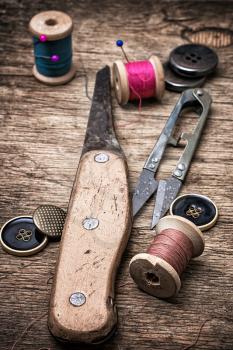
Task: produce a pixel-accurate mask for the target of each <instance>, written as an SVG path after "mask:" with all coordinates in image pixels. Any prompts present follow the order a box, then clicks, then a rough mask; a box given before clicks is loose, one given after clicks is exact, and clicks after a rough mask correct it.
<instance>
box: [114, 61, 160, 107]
mask: <svg viewBox="0 0 233 350" xmlns="http://www.w3.org/2000/svg"><path fill="white" fill-rule="evenodd" d="M113 85H114V89H115V93H116V97H117V100H118V102H119V104H120V105H125V104H127V102H128V101H133V100H138V101H139V106H141V102H142V100H143V99H146V98H149V97H155V98H156V99H158V100H160V99H161V98H162V96H163V94H164V89H165V83H164V72H163V66H162V63H161V62H160V59H159V58H158V57H157V56H151V57H150V58H149V60H146V61H134V62H127V63H124V62H122V61H121V60H117V61H116V62H114V64H113Z"/></svg>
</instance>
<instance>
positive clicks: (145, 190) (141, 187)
mask: <svg viewBox="0 0 233 350" xmlns="http://www.w3.org/2000/svg"><path fill="white" fill-rule="evenodd" d="M154 176H155V174H154V172H152V171H150V170H148V169H143V170H142V172H141V175H140V177H139V180H138V184H137V187H136V189H135V191H134V194H133V216H135V215H136V214H137V213H138V212H139V210H140V209H141V208H142V207H143V205H144V204H145V203H146V202H147V201H148V199H149V198H150V197H151V196H152V194H153V193H154V192H155V191H156V189H157V187H158V181H156V180H155V179H154Z"/></svg>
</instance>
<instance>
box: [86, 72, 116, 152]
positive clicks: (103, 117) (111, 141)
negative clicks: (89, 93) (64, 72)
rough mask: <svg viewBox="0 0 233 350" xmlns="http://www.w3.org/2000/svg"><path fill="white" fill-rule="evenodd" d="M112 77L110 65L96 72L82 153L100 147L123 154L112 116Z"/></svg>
mask: <svg viewBox="0 0 233 350" xmlns="http://www.w3.org/2000/svg"><path fill="white" fill-rule="evenodd" d="M110 78H111V73H110V68H109V67H108V66H105V67H104V68H102V69H100V70H99V71H98V72H97V74H96V81H95V89H94V94H93V98H92V105H91V110H90V114H89V119H88V124H87V130H86V136H85V140H84V145H83V150H82V154H84V153H86V152H88V151H91V150H98V149H102V150H103V149H105V150H109V151H115V152H119V153H121V154H122V150H121V147H120V145H119V143H118V141H117V138H116V134H115V130H114V124H113V118H112V107H111V84H110V81H111V80H110Z"/></svg>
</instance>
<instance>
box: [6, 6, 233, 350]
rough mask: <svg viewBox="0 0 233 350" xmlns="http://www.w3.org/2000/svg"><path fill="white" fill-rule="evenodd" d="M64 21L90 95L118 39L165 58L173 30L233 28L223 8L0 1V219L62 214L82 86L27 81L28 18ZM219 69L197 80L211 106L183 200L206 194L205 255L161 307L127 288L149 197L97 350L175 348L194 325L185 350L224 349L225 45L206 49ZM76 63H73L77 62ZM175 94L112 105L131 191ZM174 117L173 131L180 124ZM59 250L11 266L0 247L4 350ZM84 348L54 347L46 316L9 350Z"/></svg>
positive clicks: (228, 228)
mask: <svg viewBox="0 0 233 350" xmlns="http://www.w3.org/2000/svg"><path fill="white" fill-rule="evenodd" d="M54 8H56V9H58V10H59V9H60V10H63V11H65V12H67V13H69V14H70V15H72V17H73V19H74V23H75V31H74V35H73V39H74V61H75V62H76V63H77V65H78V68H79V73H83V72H84V67H85V69H86V70H87V71H88V77H89V86H88V90H89V93H90V95H91V94H92V90H93V85H94V79H95V71H96V70H97V69H99V68H100V67H102V66H103V65H104V64H106V63H107V64H111V63H112V62H113V61H114V60H115V59H117V58H119V57H121V53H120V51H119V49H118V48H117V47H116V46H115V40H116V39H117V38H119V37H120V38H122V39H123V40H125V46H126V50H127V54H128V56H129V58H130V59H133V58H136V59H145V58H147V57H149V55H150V54H152V53H155V54H158V55H159V57H160V58H161V59H162V61H165V60H166V59H167V57H168V54H169V52H170V51H171V49H172V48H173V47H175V46H176V45H178V44H181V43H183V42H184V39H183V38H182V37H181V34H182V30H184V28H192V29H198V28H203V27H213V26H214V27H218V26H219V27H222V28H230V29H232V23H233V11H232V10H233V2H232V1H218V2H216V1H211V2H210V1H205V2H203V1H186V2H179V1H152V0H147V1H144V2H140V1H129V0H125V1H118V2H113V1H111V0H104V1H95V2H94V1H91V0H87V1H79V2H76V1H74V0H69V1H66V2H63V3H62V2H60V1H59V0H54V1H53V2H52V3H50V2H48V1H44V2H41V1H38V2H30V1H28V0H23V1H17V0H7V1H2V3H1V5H0V13H1V23H0V52H1V55H0V81H1V85H0V101H1V111H0V125H1V139H0V159H1V173H0V192H1V200H0V214H1V220H0V223H1V224H2V223H4V221H5V220H6V219H9V218H10V217H13V216H16V215H22V214H28V215H30V214H32V212H33V210H34V209H35V208H36V207H37V206H38V205H39V204H41V203H47V204H56V205H59V206H61V207H63V208H66V207H67V204H68V201H69V196H70V191H71V188H72V184H73V179H74V176H75V173H76V167H77V164H78V159H79V156H80V152H81V147H82V143H83V139H84V134H85V127H86V122H87V116H88V113H89V108H90V101H89V99H88V98H87V97H86V94H85V81H84V78H83V77H77V78H76V79H75V80H73V81H72V82H71V83H69V84H68V85H65V86H60V87H56V88H54V87H47V86H44V85H41V84H40V83H38V82H36V81H35V80H34V78H33V77H32V75H31V67H32V64H33V57H32V48H31V38H30V35H29V34H27V26H28V22H29V20H30V18H31V16H32V15H34V14H35V13H37V12H39V11H41V10H47V9H54ZM217 52H218V55H219V59H220V65H219V68H218V71H217V74H216V76H214V77H212V78H211V79H209V80H208V82H207V83H206V84H205V88H206V89H208V91H210V93H211V95H212V97H213V108H212V113H211V116H210V118H209V120H208V123H207V127H206V129H205V131H204V134H203V138H202V142H201V144H200V146H199V148H198V151H197V153H196V155H195V159H194V161H193V163H192V167H191V169H190V172H189V174H188V177H187V180H186V183H185V186H184V187H183V189H182V193H188V192H199V193H203V194H206V195H209V196H210V197H211V198H212V199H213V200H215V201H216V203H217V205H218V207H219V209H220V217H219V220H218V223H217V225H216V226H215V227H214V228H213V229H211V230H210V231H209V232H207V233H206V234H205V237H206V250H205V252H204V254H203V255H202V256H201V257H199V258H198V259H196V260H195V261H192V262H191V264H190V266H189V267H188V269H187V271H186V272H185V273H184V276H183V287H182V289H181V291H180V294H179V295H178V297H177V298H175V299H174V300H173V301H171V302H167V301H162V300H159V299H156V298H153V297H151V296H148V295H147V294H145V293H143V292H141V291H140V290H138V288H137V287H136V285H135V284H134V283H133V281H132V280H131V278H130V276H129V273H128V263H129V261H130V259H131V257H132V256H133V255H134V254H136V253H138V252H142V251H144V250H145V249H146V247H147V245H148V243H149V242H150V240H151V238H152V235H153V232H151V231H150V230H149V229H148V227H149V223H150V219H151V215H152V208H153V200H151V201H150V202H149V203H148V205H147V207H146V208H145V209H144V210H143V211H142V213H141V214H140V215H139V216H138V217H137V218H136V220H135V222H134V227H133V230H132V234H131V238H130V241H129V244H128V247H127V250H126V252H125V254H124V258H123V260H122V264H121V266H120V270H119V273H118V276H117V284H116V287H117V288H116V290H117V294H116V302H117V305H118V313H119V326H118V331H117V333H116V335H115V336H114V337H113V338H112V339H111V340H110V341H109V342H107V343H106V344H104V345H101V346H100V348H101V349H106V350H108V349H111V350H123V349H129V350H131V349H135V348H136V347H137V348H138V349H140V350H144V349H158V350H159V349H161V350H164V349H168V350H170V349H171V350H173V349H174V350H175V349H177V350H178V349H180V350H181V349H182V348H183V347H184V346H185V345H186V346H187V345H188V344H191V343H192V342H193V340H195V337H196V336H197V334H198V331H199V329H200V326H201V324H202V322H204V321H205V320H207V319H210V320H209V321H208V322H206V324H205V325H204V327H203V329H202V331H201V335H200V337H199V340H198V344H197V345H196V347H195V348H196V349H203V350H204V349H211V350H213V349H216V350H217V349H218V350H219V349H224V350H231V349H232V348H233V334H232V319H233V317H232V312H233V297H232V292H231V291H232V286H233V282H232V281H233V268H232V266H233V257H232V247H233V236H232V230H233V222H232V203H233V194H232V183H233V146H232V105H233V102H232V101H233V88H232V74H233V68H232V59H233V52H232V46H229V47H224V48H219V49H218V50H217ZM81 60H82V61H83V62H84V63H82V61H81ZM177 99H178V95H177V94H175V93H171V92H166V94H165V96H164V99H163V101H162V103H161V104H159V103H157V102H155V101H148V102H146V103H144V105H143V109H142V111H141V112H139V111H138V108H137V105H136V104H134V105H128V106H127V107H125V108H121V107H119V106H118V104H117V102H116V100H115V99H114V100H113V113H114V116H115V123H116V130H117V134H118V138H119V140H120V143H121V145H122V147H123V149H124V151H125V154H126V156H127V160H128V165H129V176H130V186H131V191H132V190H133V188H134V186H135V183H136V180H137V176H138V174H139V172H140V170H141V168H142V166H143V164H144V161H145V158H146V156H147V155H148V154H149V152H150V150H151V148H152V146H153V144H154V142H155V140H156V138H157V137H158V136H159V134H160V132H161V130H162V128H163V126H164V123H165V121H166V118H167V116H168V115H169V113H170V112H171V109H172V107H173V105H174V104H175V102H176V100H177ZM189 122H190V118H188V117H187V118H186V119H185V118H184V120H183V123H182V125H183V127H185V128H188V127H189ZM176 151H177V150H174V149H169V150H168V152H167V153H166V157H165V160H164V162H163V168H162V169H161V170H160V172H159V176H160V177H164V176H168V175H169V174H170V172H171V170H172V168H173V166H174V165H175V163H176V160H177V157H178V155H177V153H176ZM58 249H59V244H58V243H50V244H49V246H48V247H47V248H46V249H45V250H44V251H43V252H41V253H40V254H38V255H35V256H32V257H28V258H17V257H13V256H10V255H7V254H6V253H4V252H3V251H2V250H1V251H0V266H1V267H0V310H1V311H0V323H1V327H0V341H1V346H0V348H1V349H2V350H9V349H11V346H12V345H13V342H14V340H15V339H16V338H17V337H18V336H19V335H20V334H21V333H22V332H23V330H24V329H25V328H26V327H27V325H28V324H29V323H30V322H31V321H32V320H35V319H37V318H38V317H40V316H41V315H43V313H45V312H46V310H47V309H48V302H49V296H50V288H51V282H52V280H51V278H52V276H53V273H54V267H55V262H56V258H57V252H58ZM40 348H48V349H53V350H55V349H56V350H58V349H68V348H69V349H77V348H78V349H86V348H87V349H88V347H84V346H72V345H71V346H68V345H66V344H61V343H58V342H56V341H55V340H54V339H53V337H52V336H51V335H50V334H49V332H48V329H47V320H46V317H43V318H42V319H41V320H38V321H37V323H36V324H34V325H33V326H32V328H31V329H30V330H29V331H28V333H27V334H26V335H25V336H24V337H23V338H22V339H21V340H20V341H19V343H18V344H17V345H16V347H15V349H17V350H22V349H28V350H31V349H33V350H35V349H37V350H38V349H40Z"/></svg>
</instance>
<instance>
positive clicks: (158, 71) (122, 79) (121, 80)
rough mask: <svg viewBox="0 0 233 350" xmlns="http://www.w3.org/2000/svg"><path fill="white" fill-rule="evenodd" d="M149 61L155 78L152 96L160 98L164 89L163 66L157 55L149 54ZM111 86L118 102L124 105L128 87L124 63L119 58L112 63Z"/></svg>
mask: <svg viewBox="0 0 233 350" xmlns="http://www.w3.org/2000/svg"><path fill="white" fill-rule="evenodd" d="M149 61H150V63H151V64H152V66H153V69H154V73H155V80H156V88H155V91H154V97H155V98H157V99H158V100H160V99H161V98H162V96H163V94H164V89H165V82H164V71H163V66H162V63H161V62H160V59H159V58H158V57H157V56H151V57H150V58H149ZM113 86H114V89H115V94H116V98H117V101H118V103H119V104H120V105H125V104H126V103H127V102H128V101H129V98H130V89H129V83H128V75H127V70H126V67H125V64H124V63H123V62H122V61H120V60H117V61H115V62H114V64H113Z"/></svg>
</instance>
